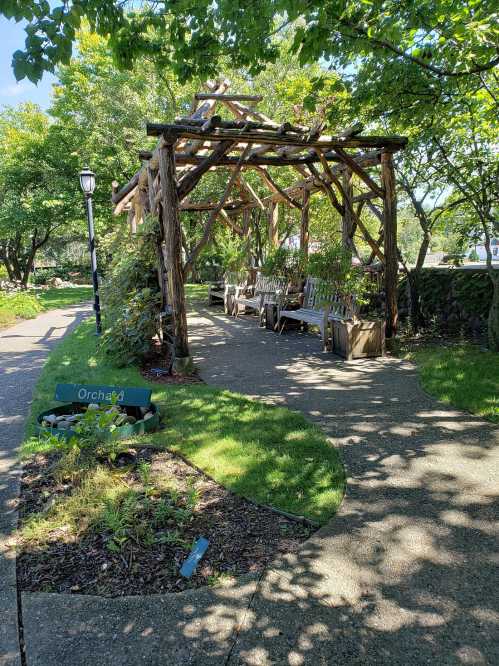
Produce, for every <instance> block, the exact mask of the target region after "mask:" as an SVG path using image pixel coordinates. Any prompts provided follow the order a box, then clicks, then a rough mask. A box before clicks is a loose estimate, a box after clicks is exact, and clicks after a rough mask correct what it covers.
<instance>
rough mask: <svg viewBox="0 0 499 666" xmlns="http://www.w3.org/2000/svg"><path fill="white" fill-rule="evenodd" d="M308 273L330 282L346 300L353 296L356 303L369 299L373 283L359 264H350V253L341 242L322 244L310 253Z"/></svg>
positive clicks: (365, 301)
mask: <svg viewBox="0 0 499 666" xmlns="http://www.w3.org/2000/svg"><path fill="white" fill-rule="evenodd" d="M308 274H309V275H310V276H311V277H316V278H319V279H320V280H321V281H323V282H326V283H328V284H332V285H333V286H334V288H335V290H336V291H337V293H338V294H340V295H341V296H343V297H344V298H345V299H346V300H349V299H350V298H352V297H353V299H354V300H355V302H356V303H357V305H363V304H366V303H368V301H369V299H368V295H369V294H370V292H371V291H372V289H373V285H372V283H371V281H370V280H369V277H368V275H367V274H366V272H365V271H364V269H363V268H362V267H361V266H353V265H352V255H351V253H350V252H348V251H347V250H345V248H344V247H343V245H342V244H341V243H333V244H331V245H327V246H324V247H322V248H321V249H320V250H319V251H318V252H315V253H314V254H312V255H310V257H309V260H308Z"/></svg>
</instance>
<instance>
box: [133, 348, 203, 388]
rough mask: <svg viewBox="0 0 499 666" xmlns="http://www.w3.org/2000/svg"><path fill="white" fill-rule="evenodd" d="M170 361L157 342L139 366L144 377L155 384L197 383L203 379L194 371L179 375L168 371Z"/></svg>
mask: <svg viewBox="0 0 499 666" xmlns="http://www.w3.org/2000/svg"><path fill="white" fill-rule="evenodd" d="M170 365H171V361H170V358H168V356H165V353H164V351H163V350H162V349H161V345H160V344H159V342H156V346H155V347H154V349H153V350H152V351H151V353H150V354H149V355H148V356H147V358H146V359H145V360H144V362H143V363H142V366H141V368H140V374H141V375H142V377H144V379H147V380H148V381H150V382H156V383H157V384H198V383H200V382H202V381H203V380H202V379H201V377H199V375H198V374H197V373H196V372H194V374H192V375H179V374H177V373H175V372H171V371H170Z"/></svg>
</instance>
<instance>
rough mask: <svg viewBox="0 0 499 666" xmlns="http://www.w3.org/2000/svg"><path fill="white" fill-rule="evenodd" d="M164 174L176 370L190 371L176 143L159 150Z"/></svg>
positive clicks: (167, 255)
mask: <svg viewBox="0 0 499 666" xmlns="http://www.w3.org/2000/svg"><path fill="white" fill-rule="evenodd" d="M159 153H160V154H159V168H160V174H161V193H162V207H163V215H162V220H161V221H162V224H163V235H164V239H165V246H166V260H167V271H168V295H169V304H170V307H171V310H172V318H173V348H172V355H173V369H174V370H177V371H179V372H189V371H190V370H191V367H192V361H191V359H190V356H189V345H188V340H187V316H186V309H185V294H184V274H183V269H182V230H181V226H180V216H179V207H178V195H177V184H176V181H175V153H174V148H173V143H165V145H164V146H163V147H162V148H161V149H160V151H159Z"/></svg>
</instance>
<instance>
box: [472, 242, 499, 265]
mask: <svg viewBox="0 0 499 666" xmlns="http://www.w3.org/2000/svg"><path fill="white" fill-rule="evenodd" d="M490 249H491V250H492V261H499V238H492V239H491V241H490ZM475 252H476V253H477V255H478V260H479V261H487V252H486V251H485V244H484V243H481V244H479V245H473V246H472V247H470V249H469V250H468V253H467V256H468V257H469V256H470V254H474V253H475Z"/></svg>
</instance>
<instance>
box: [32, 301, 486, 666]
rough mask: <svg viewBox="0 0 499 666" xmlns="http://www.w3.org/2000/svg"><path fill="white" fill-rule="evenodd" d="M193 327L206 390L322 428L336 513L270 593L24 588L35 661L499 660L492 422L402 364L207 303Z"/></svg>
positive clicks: (261, 584) (293, 664)
mask: <svg viewBox="0 0 499 666" xmlns="http://www.w3.org/2000/svg"><path fill="white" fill-rule="evenodd" d="M190 330H191V344H192V350H193V353H194V355H195V357H196V361H197V363H198V365H199V367H200V369H201V372H202V374H203V376H204V378H205V379H206V380H207V381H208V382H209V383H211V384H214V385H216V386H219V387H224V388H228V389H232V390H235V391H240V392H242V393H245V394H247V395H250V396H255V397H258V398H260V399H263V400H266V401H269V402H271V403H276V404H283V405H286V406H288V407H290V408H292V409H296V410H299V411H301V412H303V413H305V414H306V415H307V416H308V417H309V418H310V419H312V420H314V421H315V422H316V423H318V424H319V425H320V426H321V427H322V428H323V430H324V431H325V432H326V433H327V435H328V436H329V438H330V440H331V442H332V443H333V444H334V445H335V446H337V447H338V448H339V449H340V451H341V454H342V456H343V460H344V463H345V467H346V469H347V474H348V490H347V496H346V498H345V500H344V502H343V504H342V506H341V508H340V511H339V513H338V515H337V516H336V517H334V518H333V519H332V520H331V522H330V523H329V524H328V525H326V526H325V527H324V528H322V529H321V530H320V531H319V532H317V533H316V534H315V535H314V536H313V537H312V538H311V539H310V540H308V541H307V542H306V543H304V544H303V546H302V547H301V549H300V550H299V551H298V552H297V553H294V554H292V555H286V556H282V557H280V558H278V559H277V560H276V561H274V563H273V565H272V566H271V567H270V568H269V569H268V570H267V571H266V572H265V574H264V576H263V578H262V579H261V580H260V581H258V585H256V583H255V581H254V580H248V579H246V580H239V581H238V582H237V584H236V585H235V586H233V587H230V588H214V589H202V590H195V591H192V592H187V593H182V594H177V595H171V594H170V595H161V596H157V597H156V596H154V597H128V598H120V599H103V598H99V597H85V596H80V595H61V594H59V595H53V594H31V593H26V594H24V595H23V608H24V622H25V633H26V634H27V636H28V666H47V665H51V664H57V665H58V666H65V665H66V664H68V665H69V664H71V666H80V665H81V666H83V665H84V664H88V663H91V664H99V666H107V665H109V666H111V665H118V664H119V665H120V666H125V665H126V666H136V665H138V664H148V666H156V665H158V666H159V665H160V664H161V665H162V666H164V664H169V665H172V666H173V665H182V666H185V665H192V664H198V665H200V666H201V665H202V666H205V665H208V664H215V665H217V664H220V665H224V664H241V665H244V666H248V665H253V666H266V665H267V664H269V665H270V664H277V665H283V666H284V665H286V666H300V665H302V664H307V665H310V666H320V665H326V664H327V665H328V666H329V665H332V664H383V665H384V664H390V665H391V664H404V665H406V664H427V663H435V664H439V665H440V664H491V665H492V664H494V665H495V664H497V663H499V653H498V647H497V646H498V634H497V629H498V620H499V609H498V604H497V602H498V597H497V595H498V592H497V585H496V580H495V579H494V573H495V568H494V567H495V566H496V564H497V558H496V553H497V542H496V537H497V522H496V518H497V504H496V502H497V491H498V488H499V483H498V463H497V450H498V449H497V444H498V430H497V427H495V426H493V425H492V424H488V423H485V422H483V421H481V420H480V419H478V418H475V417H472V416H469V415H466V414H463V413H461V412H457V411H454V410H452V409H447V408H444V407H442V406H440V405H438V404H437V403H436V402H435V401H433V400H431V399H430V398H428V397H427V396H425V395H424V394H423V392H422V391H421V389H420V388H419V384H418V381H417V377H416V373H415V370H414V368H413V366H412V365H410V364H408V363H404V362H401V361H398V360H395V359H390V358H385V359H380V360H366V361H361V362H349V363H347V362H344V361H342V360H340V359H338V358H336V357H334V356H332V355H331V354H324V353H322V352H321V351H319V349H320V341H319V339H318V338H316V337H314V336H312V335H305V334H297V333H289V334H287V335H284V336H278V335H276V334H274V333H271V332H268V331H265V330H261V329H258V327H257V326H256V322H255V321H254V320H253V319H252V318H244V317H243V318H240V319H238V320H234V319H232V318H228V317H225V316H224V315H222V314H220V313H218V312H217V311H213V310H199V311H198V312H194V313H192V314H191V315H190ZM290 491H291V490H290Z"/></svg>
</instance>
